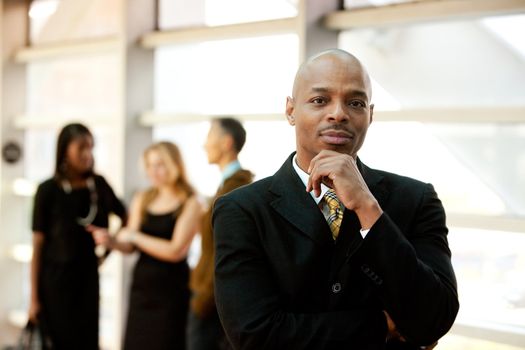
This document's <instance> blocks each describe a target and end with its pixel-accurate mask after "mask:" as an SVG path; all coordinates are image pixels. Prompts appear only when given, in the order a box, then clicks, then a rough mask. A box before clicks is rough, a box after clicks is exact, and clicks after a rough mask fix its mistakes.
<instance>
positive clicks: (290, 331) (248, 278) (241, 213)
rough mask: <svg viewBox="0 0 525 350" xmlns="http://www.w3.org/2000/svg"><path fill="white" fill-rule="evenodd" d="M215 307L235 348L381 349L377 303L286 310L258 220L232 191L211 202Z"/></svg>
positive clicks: (383, 329) (383, 324)
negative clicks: (308, 310)
mask: <svg viewBox="0 0 525 350" xmlns="http://www.w3.org/2000/svg"><path fill="white" fill-rule="evenodd" d="M213 225H214V234H215V247H216V261H215V262H216V265H215V295H216V303H217V310H218V312H219V316H220V318H221V322H222V324H223V326H224V329H225V331H226V334H227V336H228V339H229V340H230V342H231V343H232V345H233V347H234V348H235V349H250V350H256V349H272V350H273V349H316V350H318V349H334V348H341V349H350V348H352V349H354V348H355V349H360V350H367V349H370V350H372V349H383V347H384V344H385V338H386V333H387V330H386V321H385V316H384V314H383V312H382V311H381V310H379V309H374V310H371V309H365V308H363V309H355V310H351V311H337V312H323V313H293V312H286V311H285V310H286V305H283V303H282V301H281V300H282V299H281V298H280V290H279V287H278V285H277V282H276V279H275V278H274V277H273V273H272V270H271V268H270V264H269V262H268V261H267V257H266V255H265V253H264V250H263V248H262V245H261V242H260V238H259V234H260V232H259V231H258V226H257V221H256V220H255V219H254V218H253V216H251V215H250V213H249V212H248V211H247V210H246V209H244V208H243V206H242V205H240V204H239V203H237V202H235V200H234V199H233V198H231V197H230V196H227V197H222V198H220V199H219V200H218V201H217V202H216V205H215V209H214V215H213Z"/></svg>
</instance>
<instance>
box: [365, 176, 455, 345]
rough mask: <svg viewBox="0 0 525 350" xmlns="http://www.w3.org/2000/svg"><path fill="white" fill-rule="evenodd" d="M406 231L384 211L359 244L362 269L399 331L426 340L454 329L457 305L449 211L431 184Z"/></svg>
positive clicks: (411, 338) (416, 340) (413, 339)
mask: <svg viewBox="0 0 525 350" xmlns="http://www.w3.org/2000/svg"><path fill="white" fill-rule="evenodd" d="M407 231H408V232H401V230H400V229H399V227H398V226H397V225H396V224H395V223H394V221H393V220H392V219H391V218H390V217H389V216H388V214H386V213H385V214H383V215H382V216H381V217H380V219H379V220H378V221H377V222H376V223H375V225H374V226H373V227H372V229H371V230H370V232H369V233H368V235H367V236H366V238H365V240H364V241H363V245H362V246H361V248H360V254H361V257H362V261H364V263H363V264H362V266H361V271H362V272H363V273H364V274H365V275H367V276H368V277H369V280H370V282H371V283H372V285H373V286H374V287H375V290H376V292H377V294H378V296H379V297H380V298H381V299H382V301H383V304H384V305H385V309H386V310H387V312H388V313H389V314H390V316H391V317H392V319H393V321H394V323H395V324H396V326H397V329H398V330H399V332H400V333H401V334H402V335H403V336H404V337H405V338H406V339H408V340H409V341H410V342H412V343H415V344H417V345H428V344H432V343H434V342H435V341H437V340H438V339H439V338H440V337H442V336H443V335H444V334H445V333H446V332H447V331H448V330H449V329H450V327H451V326H452V324H453V323H454V320H455V318H456V314H457V312H458V309H459V302H458V296H457V287H456V278H455V275H454V271H453V269H452V264H451V259H450V258H451V253H450V250H449V247H448V243H447V232H448V230H447V227H446V224H445V212H444V209H443V206H442V204H441V201H440V200H439V199H438V197H437V194H436V193H435V191H434V189H433V187H432V186H431V185H430V184H427V185H425V188H424V191H423V195H422V199H421V202H420V204H419V206H417V209H416V211H415V213H414V219H413V222H412V223H411V225H410V227H409V228H408V229H407Z"/></svg>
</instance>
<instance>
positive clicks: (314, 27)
mask: <svg viewBox="0 0 525 350" xmlns="http://www.w3.org/2000/svg"><path fill="white" fill-rule="evenodd" d="M297 6H298V8H297V21H298V30H297V34H298V35H299V62H300V63H302V62H304V60H305V59H306V58H308V57H310V56H311V55H313V54H315V53H317V52H320V51H323V50H326V49H331V48H336V47H337V43H338V40H337V39H338V34H339V32H337V31H334V30H330V29H327V28H325V27H324V26H323V24H322V21H321V20H322V18H323V17H324V16H325V15H327V14H329V13H331V12H333V11H336V10H339V9H342V7H343V1H342V0H323V1H319V0H299V3H298V5H297Z"/></svg>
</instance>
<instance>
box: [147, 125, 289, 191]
mask: <svg viewBox="0 0 525 350" xmlns="http://www.w3.org/2000/svg"><path fill="white" fill-rule="evenodd" d="M243 125H244V127H245V129H246V144H245V146H244V148H243V150H242V152H241V154H240V156H239V159H240V162H241V164H242V165H243V167H245V168H246V169H249V170H250V171H252V172H253V173H254V174H255V176H256V179H262V178H264V177H266V176H270V175H273V173H275V172H276V171H277V170H278V169H279V168H280V166H281V165H282V163H283V162H284V161H285V159H286V158H287V157H288V155H289V154H290V153H291V152H292V151H294V150H295V136H294V129H293V128H292V127H291V126H290V125H288V123H287V122H286V121H285V120H284V116H283V121H249V122H244V123H243ZM208 130H209V123H208V122H200V123H181V124H176V125H172V126H158V127H155V128H154V133H153V135H154V136H153V137H154V139H155V140H170V141H173V142H175V143H176V144H177V145H178V146H179V147H180V149H181V152H182V155H183V157H184V161H185V164H186V167H187V171H188V175H189V177H190V179H191V181H192V183H193V185H194V186H195V187H196V189H197V191H198V192H199V193H201V194H203V195H205V196H208V197H210V196H213V195H214V194H215V192H216V191H217V187H218V186H219V183H220V180H221V176H220V171H219V168H218V167H217V166H216V165H209V164H208V162H207V156H206V152H205V151H204V147H203V146H204V142H205V140H206V135H207V134H208ZM269 138H271V140H270V139H269ZM275 140H279V142H273V141H275ZM261 145H264V147H261Z"/></svg>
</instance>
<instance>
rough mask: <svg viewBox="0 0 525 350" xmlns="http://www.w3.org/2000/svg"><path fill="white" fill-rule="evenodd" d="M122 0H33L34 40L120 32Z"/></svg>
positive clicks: (31, 20) (52, 39)
mask: <svg viewBox="0 0 525 350" xmlns="http://www.w3.org/2000/svg"><path fill="white" fill-rule="evenodd" d="M121 6H122V0H82V1H65V0H33V1H32V3H31V7H30V9H29V17H30V41H31V43H33V44H43V43H49V42H56V41H67V40H73V39H82V38H94V37H101V36H109V35H116V34H118V31H119V25H120V18H121V16H122V8H121Z"/></svg>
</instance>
